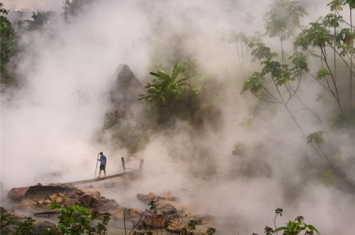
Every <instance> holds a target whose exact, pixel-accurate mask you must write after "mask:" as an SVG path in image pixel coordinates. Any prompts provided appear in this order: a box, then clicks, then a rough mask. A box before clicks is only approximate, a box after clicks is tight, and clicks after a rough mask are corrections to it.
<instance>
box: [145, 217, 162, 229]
mask: <svg viewBox="0 0 355 235" xmlns="http://www.w3.org/2000/svg"><path fill="white" fill-rule="evenodd" d="M165 224H166V219H165V217H164V216H162V215H145V216H144V220H143V227H147V228H153V229H157V228H164V227H165Z"/></svg>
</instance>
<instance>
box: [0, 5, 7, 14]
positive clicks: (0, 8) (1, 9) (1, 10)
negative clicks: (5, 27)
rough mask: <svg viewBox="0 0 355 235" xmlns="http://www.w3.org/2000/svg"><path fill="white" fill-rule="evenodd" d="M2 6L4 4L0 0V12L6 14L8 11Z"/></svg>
mask: <svg viewBox="0 0 355 235" xmlns="http://www.w3.org/2000/svg"><path fill="white" fill-rule="evenodd" d="M3 6H4V4H3V3H1V2H0V13H3V14H5V15H7V14H8V13H9V11H8V10H6V9H5V8H3Z"/></svg>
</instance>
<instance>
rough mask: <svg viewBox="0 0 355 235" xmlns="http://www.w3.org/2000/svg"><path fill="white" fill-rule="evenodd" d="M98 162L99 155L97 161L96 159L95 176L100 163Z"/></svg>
mask: <svg viewBox="0 0 355 235" xmlns="http://www.w3.org/2000/svg"><path fill="white" fill-rule="evenodd" d="M98 160H99V153H98V154H97V159H96V167H95V176H96V172H97V163H98V162H99V161H98Z"/></svg>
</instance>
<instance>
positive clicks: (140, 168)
mask: <svg viewBox="0 0 355 235" xmlns="http://www.w3.org/2000/svg"><path fill="white" fill-rule="evenodd" d="M143 163H144V160H143V159H141V160H140V162H139V171H142V170H143Z"/></svg>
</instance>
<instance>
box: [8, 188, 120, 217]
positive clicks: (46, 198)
mask: <svg viewBox="0 0 355 235" xmlns="http://www.w3.org/2000/svg"><path fill="white" fill-rule="evenodd" d="M8 197H9V198H10V199H12V200H14V201H16V204H15V206H14V207H13V210H14V211H24V210H26V211H30V212H33V213H39V212H43V211H48V209H49V208H48V206H49V205H51V204H58V205H60V207H70V206H73V205H75V204H79V205H82V206H84V207H86V208H89V209H92V210H97V211H99V212H106V211H109V210H115V209H117V208H118V206H119V205H118V203H116V202H115V201H114V200H110V199H107V198H105V197H102V196H101V194H100V192H98V191H96V190H80V189H78V188H75V187H72V186H70V185H47V186H44V185H41V184H38V185H35V186H31V187H27V188H20V189H19V188H13V189H11V190H10V191H9V192H8Z"/></svg>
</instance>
